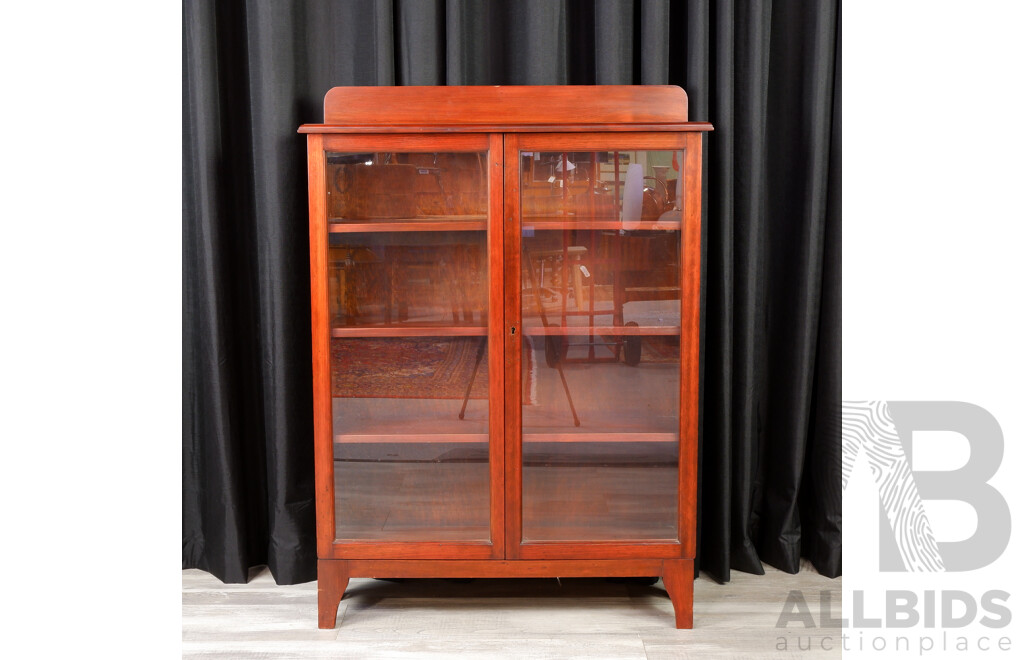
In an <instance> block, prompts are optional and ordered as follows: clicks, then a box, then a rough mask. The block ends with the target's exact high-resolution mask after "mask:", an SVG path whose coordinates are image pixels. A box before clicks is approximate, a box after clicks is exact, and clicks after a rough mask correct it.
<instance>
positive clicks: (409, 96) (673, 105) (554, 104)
mask: <svg viewBox="0 0 1024 660" xmlns="http://www.w3.org/2000/svg"><path fill="white" fill-rule="evenodd" d="M687 109H688V108H687V99H686V92H684V91H683V89H682V88H681V87H677V86H675V85H523V86H514V85H513V86H502V85H498V86H465V87H458V86H449V87H417V86H397V87H396V86H380V87H334V88H332V89H331V90H330V91H328V92H327V94H326V95H325V96H324V123H323V124H304V125H303V126H302V127H300V128H299V132H300V133H348V132H360V133H362V132H374V133H380V132H427V131H443V132H453V131H512V132H515V131H565V130H670V131H681V130H686V131H709V130H712V127H711V124H708V123H706V122H689V121H687Z"/></svg>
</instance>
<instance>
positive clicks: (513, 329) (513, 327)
mask: <svg viewBox="0 0 1024 660" xmlns="http://www.w3.org/2000/svg"><path fill="white" fill-rule="evenodd" d="M512 334H513V335H514V334H516V326H512Z"/></svg>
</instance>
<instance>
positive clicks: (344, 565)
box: [316, 559, 348, 629]
mask: <svg viewBox="0 0 1024 660" xmlns="http://www.w3.org/2000/svg"><path fill="white" fill-rule="evenodd" d="M346 587H348V562H347V561H341V560H336V559H330V560H328V559H321V560H319V561H317V563H316V593H317V607H318V610H319V626H320V628H324V629H330V628H334V626H335V624H336V623H337V622H338V605H340V604H341V598H342V597H343V596H344V595H345V588H346Z"/></svg>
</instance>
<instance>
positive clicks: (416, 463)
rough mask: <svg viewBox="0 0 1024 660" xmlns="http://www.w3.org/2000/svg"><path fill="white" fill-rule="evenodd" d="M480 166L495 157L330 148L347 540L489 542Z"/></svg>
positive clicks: (336, 388) (339, 472) (339, 499)
mask: <svg viewBox="0 0 1024 660" xmlns="http://www.w3.org/2000/svg"><path fill="white" fill-rule="evenodd" d="M478 162H481V163H482V162H486V154H475V153H473V154H462V153H459V154H399V153H394V154H328V168H327V178H328V181H327V185H328V189H329V191H330V192H329V199H328V208H329V211H330V216H331V223H330V226H329V230H330V234H329V241H328V297H329V307H330V321H331V340H330V364H331V388H332V392H331V396H332V410H333V433H334V460H335V462H334V481H335V484H334V485H335V499H336V502H335V524H336V537H337V538H338V539H342V540H371V541H486V540H488V539H489V538H490V522H489V515H490V468H489V457H488V447H489V443H488V370H489V369H488V366H489V365H488V360H487V310H488V304H487V291H488V286H487V233H486V231H485V229H486V222H485V218H486V215H485V214H486V207H485V205H486V196H487V195H486V192H487V190H486V187H485V185H484V183H483V179H482V173H481V172H479V171H478V170H477V169H476V167H477V163H478ZM332 187H333V190H332ZM481 199H482V200H483V202H484V205H481V204H480V200H481ZM456 216H458V217H456ZM463 216H465V217H463ZM438 218H440V221H438Z"/></svg>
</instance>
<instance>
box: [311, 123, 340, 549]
mask: <svg viewBox="0 0 1024 660" xmlns="http://www.w3.org/2000/svg"><path fill="white" fill-rule="evenodd" d="M306 151H307V153H306V157H307V159H308V170H309V290H310V309H311V316H310V325H311V326H312V331H313V337H312V339H313V442H314V456H315V462H316V545H317V554H318V555H319V556H320V557H327V556H329V553H330V549H331V542H332V541H333V540H334V454H333V446H332V444H331V396H330V395H331V382H330V379H331V369H330V362H329V359H330V355H329V351H330V347H329V344H328V337H329V334H330V328H329V327H328V320H327V210H326V201H325V199H326V192H325V190H324V149H323V137H322V136H320V135H310V136H308V140H307V142H306Z"/></svg>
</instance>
